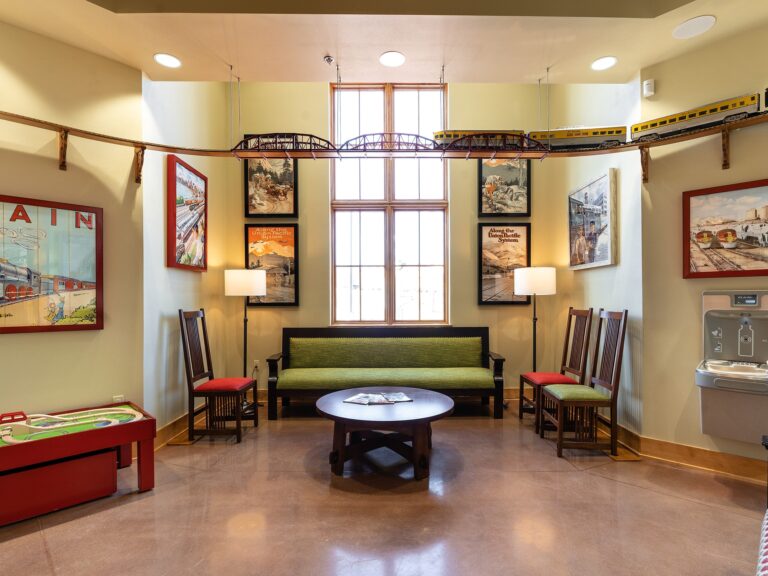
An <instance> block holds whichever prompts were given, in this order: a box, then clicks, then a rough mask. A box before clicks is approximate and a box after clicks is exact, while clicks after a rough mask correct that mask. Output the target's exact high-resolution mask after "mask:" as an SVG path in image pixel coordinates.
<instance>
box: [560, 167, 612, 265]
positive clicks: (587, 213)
mask: <svg viewBox="0 0 768 576" xmlns="http://www.w3.org/2000/svg"><path fill="white" fill-rule="evenodd" d="M616 174H617V170H616V169H615V168H610V169H609V170H608V172H607V173H606V174H603V175H602V176H600V177H599V178H597V179H595V180H593V181H592V182H590V183H589V184H586V185H584V186H582V187H581V188H579V189H578V190H576V191H574V192H571V193H570V194H568V248H569V252H568V253H569V255H570V257H569V258H570V260H569V263H570V268H571V270H583V269H585V268H597V267H598V266H610V265H612V264H615V263H616Z"/></svg>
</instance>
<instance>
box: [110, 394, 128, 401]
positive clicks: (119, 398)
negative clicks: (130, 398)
mask: <svg viewBox="0 0 768 576" xmlns="http://www.w3.org/2000/svg"><path fill="white" fill-rule="evenodd" d="M112 402H125V396H124V395H123V394H115V395H114V396H112Z"/></svg>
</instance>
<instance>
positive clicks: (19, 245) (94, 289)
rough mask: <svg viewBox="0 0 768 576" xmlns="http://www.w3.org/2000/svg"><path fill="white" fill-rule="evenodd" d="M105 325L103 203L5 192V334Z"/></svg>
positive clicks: (1, 274)
mask: <svg viewBox="0 0 768 576" xmlns="http://www.w3.org/2000/svg"><path fill="white" fill-rule="evenodd" d="M103 327H104V321H103V298H102V210H101V208H92V207H88V206H77V205H74V204H63V203H60V202H47V201H43V200H33V199H30V198H18V197H15V196H0V334H2V333H10V332H55V331H67V330H100V329H102V328H103Z"/></svg>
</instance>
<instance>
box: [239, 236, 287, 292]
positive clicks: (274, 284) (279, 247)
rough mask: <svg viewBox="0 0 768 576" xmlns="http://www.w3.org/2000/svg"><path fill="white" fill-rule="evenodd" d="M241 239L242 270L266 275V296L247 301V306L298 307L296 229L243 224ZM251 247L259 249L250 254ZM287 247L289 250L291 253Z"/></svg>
mask: <svg viewBox="0 0 768 576" xmlns="http://www.w3.org/2000/svg"><path fill="white" fill-rule="evenodd" d="M288 231H290V232H288ZM243 237H244V240H245V243H244V244H245V245H244V247H245V267H246V268H248V269H249V270H254V269H261V270H266V272H267V295H266V296H260V297H253V296H252V297H249V298H248V306H251V307H261V306H298V305H299V225H298V224H295V223H292V224H246V225H245V233H244V236H243ZM251 244H254V245H255V244H261V245H262V246H259V247H254V250H253V252H252V251H251ZM287 246H292V252H291V251H289V250H287Z"/></svg>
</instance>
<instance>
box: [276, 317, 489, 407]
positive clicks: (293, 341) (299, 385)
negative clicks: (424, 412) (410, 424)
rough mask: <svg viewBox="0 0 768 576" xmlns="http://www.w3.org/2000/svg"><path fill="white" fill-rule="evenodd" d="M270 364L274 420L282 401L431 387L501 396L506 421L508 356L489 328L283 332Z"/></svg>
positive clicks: (486, 400) (455, 392) (486, 399)
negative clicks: (491, 339)
mask: <svg viewBox="0 0 768 576" xmlns="http://www.w3.org/2000/svg"><path fill="white" fill-rule="evenodd" d="M490 361H492V362H493V364H492V367H491V362H490ZM267 362H268V364H269V381H268V403H267V408H268V417H269V419H270V420H276V419H277V400H278V398H281V399H282V401H283V405H284V406H285V405H287V404H288V403H289V402H290V400H291V398H295V397H319V396H322V395H323V394H327V393H328V392H332V391H334V390H343V389H345V388H357V387H360V386H410V387H414V388H428V389H430V390H436V391H438V392H442V393H443V394H448V395H449V396H453V397H464V396H477V397H479V398H481V399H482V401H483V402H484V403H489V399H490V397H491V396H493V398H494V402H493V416H494V418H501V417H502V403H503V391H504V376H503V367H504V358H503V357H501V356H499V355H498V354H495V353H493V352H490V351H489V348H488V328H486V327H479V328H454V327H450V326H428V327H427V326H424V327H422V326H419V327H405V326H396V327H359V328H358V327H354V328H352V327H346V328H283V350H282V352H280V353H278V354H275V355H273V356H271V357H269V358H267ZM280 368H282V370H280Z"/></svg>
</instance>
